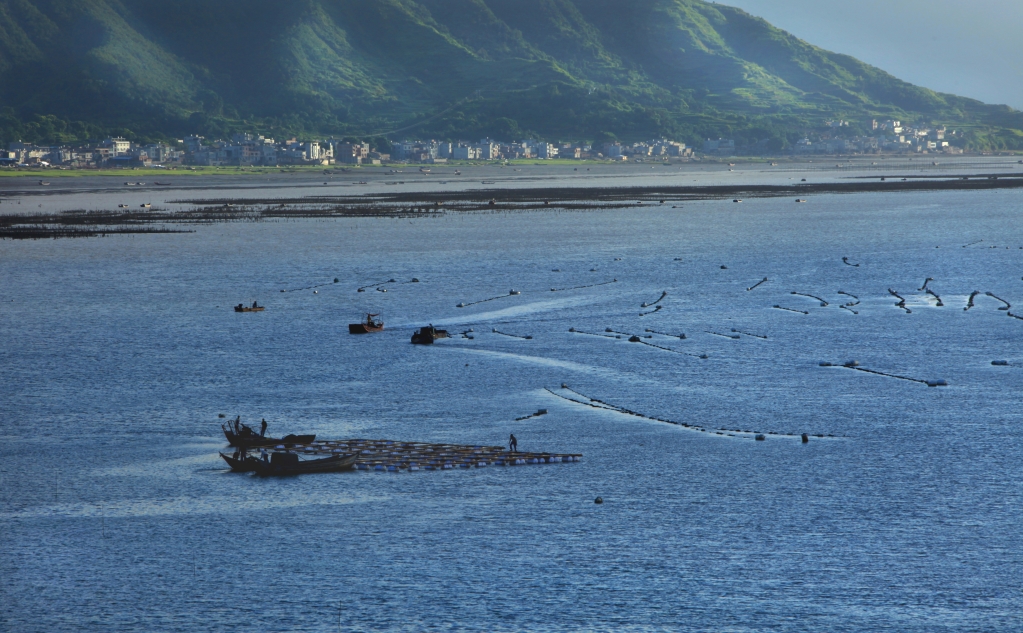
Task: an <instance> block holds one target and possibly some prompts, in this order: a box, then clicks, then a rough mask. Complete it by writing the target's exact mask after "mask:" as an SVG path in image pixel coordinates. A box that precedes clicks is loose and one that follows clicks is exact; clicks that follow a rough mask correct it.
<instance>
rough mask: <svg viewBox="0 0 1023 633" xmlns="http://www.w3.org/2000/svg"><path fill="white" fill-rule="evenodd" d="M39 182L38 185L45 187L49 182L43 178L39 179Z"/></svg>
mask: <svg viewBox="0 0 1023 633" xmlns="http://www.w3.org/2000/svg"><path fill="white" fill-rule="evenodd" d="M39 184H40V185H42V186H44V187H46V186H47V185H49V184H50V183H49V182H47V181H45V180H40V181H39Z"/></svg>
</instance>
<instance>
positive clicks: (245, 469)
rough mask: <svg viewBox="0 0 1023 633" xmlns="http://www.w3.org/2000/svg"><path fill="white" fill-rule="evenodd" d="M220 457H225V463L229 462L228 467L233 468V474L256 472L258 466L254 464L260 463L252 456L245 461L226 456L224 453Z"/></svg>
mask: <svg viewBox="0 0 1023 633" xmlns="http://www.w3.org/2000/svg"><path fill="white" fill-rule="evenodd" d="M220 456H221V457H223V458H224V461H225V462H227V465H228V466H230V467H231V472H233V473H252V472H255V471H256V465H255V464H253V463H252V462H258V461H259V460H258V459H256V458H255V457H252V456H249V457H246V458H245V459H238V458H237V457H232V456H231V455H225V454H223V453H221V454H220Z"/></svg>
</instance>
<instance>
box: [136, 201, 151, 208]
mask: <svg viewBox="0 0 1023 633" xmlns="http://www.w3.org/2000/svg"><path fill="white" fill-rule="evenodd" d="M152 206H153V205H152V204H150V203H148V202H147V203H145V204H140V205H139V207H140V208H143V209H148V208H150V207H152Z"/></svg>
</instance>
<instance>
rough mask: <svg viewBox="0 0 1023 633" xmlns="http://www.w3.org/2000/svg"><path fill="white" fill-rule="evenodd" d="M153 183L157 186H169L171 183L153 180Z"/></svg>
mask: <svg viewBox="0 0 1023 633" xmlns="http://www.w3.org/2000/svg"><path fill="white" fill-rule="evenodd" d="M153 184H154V185H156V186H158V187H170V185H171V184H170V183H169V182H154V183H153Z"/></svg>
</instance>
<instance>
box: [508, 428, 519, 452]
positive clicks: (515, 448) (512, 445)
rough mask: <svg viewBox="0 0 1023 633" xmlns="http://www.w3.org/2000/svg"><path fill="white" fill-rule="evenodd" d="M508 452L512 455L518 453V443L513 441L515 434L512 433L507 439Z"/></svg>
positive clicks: (515, 440)
mask: <svg viewBox="0 0 1023 633" xmlns="http://www.w3.org/2000/svg"><path fill="white" fill-rule="evenodd" d="M508 450H510V451H511V452H513V453H518V452H519V441H518V440H517V439H515V434H514V433H512V435H511V437H510V438H508Z"/></svg>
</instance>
